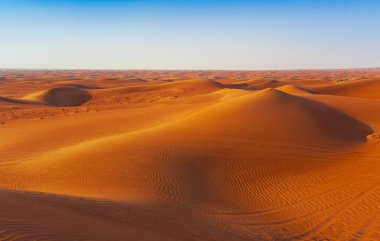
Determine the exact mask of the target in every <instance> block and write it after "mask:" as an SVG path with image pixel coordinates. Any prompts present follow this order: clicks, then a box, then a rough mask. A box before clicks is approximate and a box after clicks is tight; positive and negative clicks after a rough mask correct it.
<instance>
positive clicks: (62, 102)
mask: <svg viewBox="0 0 380 241" xmlns="http://www.w3.org/2000/svg"><path fill="white" fill-rule="evenodd" d="M87 88H91V87H88V86H85V85H79V87H74V86H67V87H56V88H51V89H48V90H43V91H40V92H37V93H32V94H29V95H27V96H25V97H24V98H6V97H1V96H0V101H3V102H9V103H14V104H32V105H50V106H78V105H81V104H83V103H85V102H87V101H88V100H90V99H91V97H92V96H91V95H90V94H89V93H88V92H87V91H85V90H83V89H87Z"/></svg>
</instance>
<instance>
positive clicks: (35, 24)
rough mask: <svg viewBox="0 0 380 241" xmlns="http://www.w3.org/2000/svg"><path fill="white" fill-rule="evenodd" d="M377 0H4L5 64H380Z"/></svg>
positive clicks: (0, 31) (0, 34)
mask: <svg viewBox="0 0 380 241" xmlns="http://www.w3.org/2000/svg"><path fill="white" fill-rule="evenodd" d="M379 13H380V1H375V0H346V1H343V0H330V1H327V0H319V1H313V0H304V1H302V0H266V1H265V0H252V1H248V0H235V1H232V0H231V1H229V0H222V1H216V0H204V1H200V0H195V1H185V0H184V1H174V0H156V1H155V0H145V1H144V0H140V1H139V0H129V1H123V0H109V1H106V0H103V1H102V0H96V1H90V0H87V1H86V0H78V1H74V0H50V1H47V0H46V1H44V0H29V1H27V0H2V1H0V68H53V69H231V70H232V69H236V70H239V69H243V70H251V69H252V70H255V69H302V68H306V69H313V68H317V69H320V68H361V67H380V14H379Z"/></svg>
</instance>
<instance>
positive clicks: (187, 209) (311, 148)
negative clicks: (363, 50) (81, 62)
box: [0, 69, 380, 241]
mask: <svg viewBox="0 0 380 241" xmlns="http://www.w3.org/2000/svg"><path fill="white" fill-rule="evenodd" d="M0 79H1V81H0V144H1V145H0V177H1V179H0V213H1V217H0V240H165V241H166V240H218V241H219V240H226V241H230V240H378V239H380V175H379V173H380V112H379V108H380V95H379V93H380V69H356V70H355V69H353V70H314V71H306V70H305V71H251V72H248V71H246V72H243V71H79V70H77V71H58V70H56V71H44V70H38V71H37V70H36V71H33V70H2V71H0Z"/></svg>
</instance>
